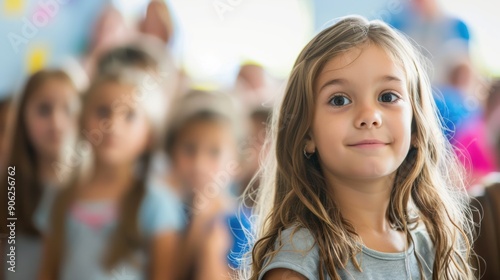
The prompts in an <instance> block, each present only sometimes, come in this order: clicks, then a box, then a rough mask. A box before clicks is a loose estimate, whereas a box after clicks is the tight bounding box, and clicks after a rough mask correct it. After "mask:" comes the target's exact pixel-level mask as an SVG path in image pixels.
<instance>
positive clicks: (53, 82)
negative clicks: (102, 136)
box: [24, 78, 79, 160]
mask: <svg viewBox="0 0 500 280" xmlns="http://www.w3.org/2000/svg"><path fill="white" fill-rule="evenodd" d="M78 102H79V99H78V94H77V92H76V90H75V88H74V87H73V86H72V85H70V84H69V83H67V82H65V81H62V80H60V79H57V78H53V79H49V80H47V81H46V82H45V83H43V84H42V86H41V87H40V88H38V89H37V90H36V92H34V94H33V95H32V97H31V98H29V100H28V101H27V103H26V110H25V113H24V114H25V115H24V119H25V126H26V130H27V134H28V138H29V139H30V141H31V143H32V145H33V147H34V149H35V152H36V154H37V155H38V156H40V157H41V158H45V159H49V160H53V159H57V158H58V157H59V156H60V154H61V152H62V148H63V145H64V144H65V143H67V141H69V140H70V139H71V138H72V137H74V136H75V132H76V128H77V113H78V106H79V104H78Z"/></svg>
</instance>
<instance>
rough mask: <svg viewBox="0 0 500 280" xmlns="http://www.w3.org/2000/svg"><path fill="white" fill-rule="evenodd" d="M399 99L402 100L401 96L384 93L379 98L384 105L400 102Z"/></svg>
mask: <svg viewBox="0 0 500 280" xmlns="http://www.w3.org/2000/svg"><path fill="white" fill-rule="evenodd" d="M399 99H400V98H399V96H398V95H396V94H395V93H392V92H384V93H382V94H381V95H380V97H379V98H378V100H379V101H380V102H384V103H393V102H396V101H398V100H399Z"/></svg>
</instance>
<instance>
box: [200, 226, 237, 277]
mask: <svg viewBox="0 0 500 280" xmlns="http://www.w3.org/2000/svg"><path fill="white" fill-rule="evenodd" d="M229 240H231V236H230V235H229V232H228V229H227V228H226V227H225V226H224V225H223V224H221V223H216V224H215V225H214V226H213V229H212V230H211V231H210V233H209V234H208V236H206V239H205V240H204V243H203V246H202V250H201V258H200V266H199V271H197V275H198V276H199V277H198V278H197V279H204V280H219V279H227V280H230V279H231V277H230V273H231V269H230V268H229V265H228V263H227V259H226V257H227V254H228V252H229V250H230V242H229Z"/></svg>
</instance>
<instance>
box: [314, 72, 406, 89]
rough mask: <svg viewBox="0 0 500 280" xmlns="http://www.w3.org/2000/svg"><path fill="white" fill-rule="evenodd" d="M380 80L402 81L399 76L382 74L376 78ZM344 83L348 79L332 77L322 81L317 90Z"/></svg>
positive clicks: (347, 82)
mask: <svg viewBox="0 0 500 280" xmlns="http://www.w3.org/2000/svg"><path fill="white" fill-rule="evenodd" d="M378 80H379V81H380V82H392V81H395V82H400V83H401V82H402V81H401V79H400V78H398V77H396V76H392V75H384V76H382V77H380V78H379V79H378ZM346 84H349V81H348V80H347V79H342V78H339V79H333V80H329V81H328V82H326V83H324V84H323V85H322V86H321V87H320V89H319V91H318V92H321V91H322V90H323V88H325V87H327V86H332V85H340V86H342V85H346Z"/></svg>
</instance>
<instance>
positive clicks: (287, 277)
mask: <svg viewBox="0 0 500 280" xmlns="http://www.w3.org/2000/svg"><path fill="white" fill-rule="evenodd" d="M262 279H263V280H307V278H306V277H304V276H303V275H302V274H300V273H298V272H295V271H293V270H290V269H286V268H276V269H273V270H271V271H269V272H268V273H266V275H264V277H263V278H262Z"/></svg>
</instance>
